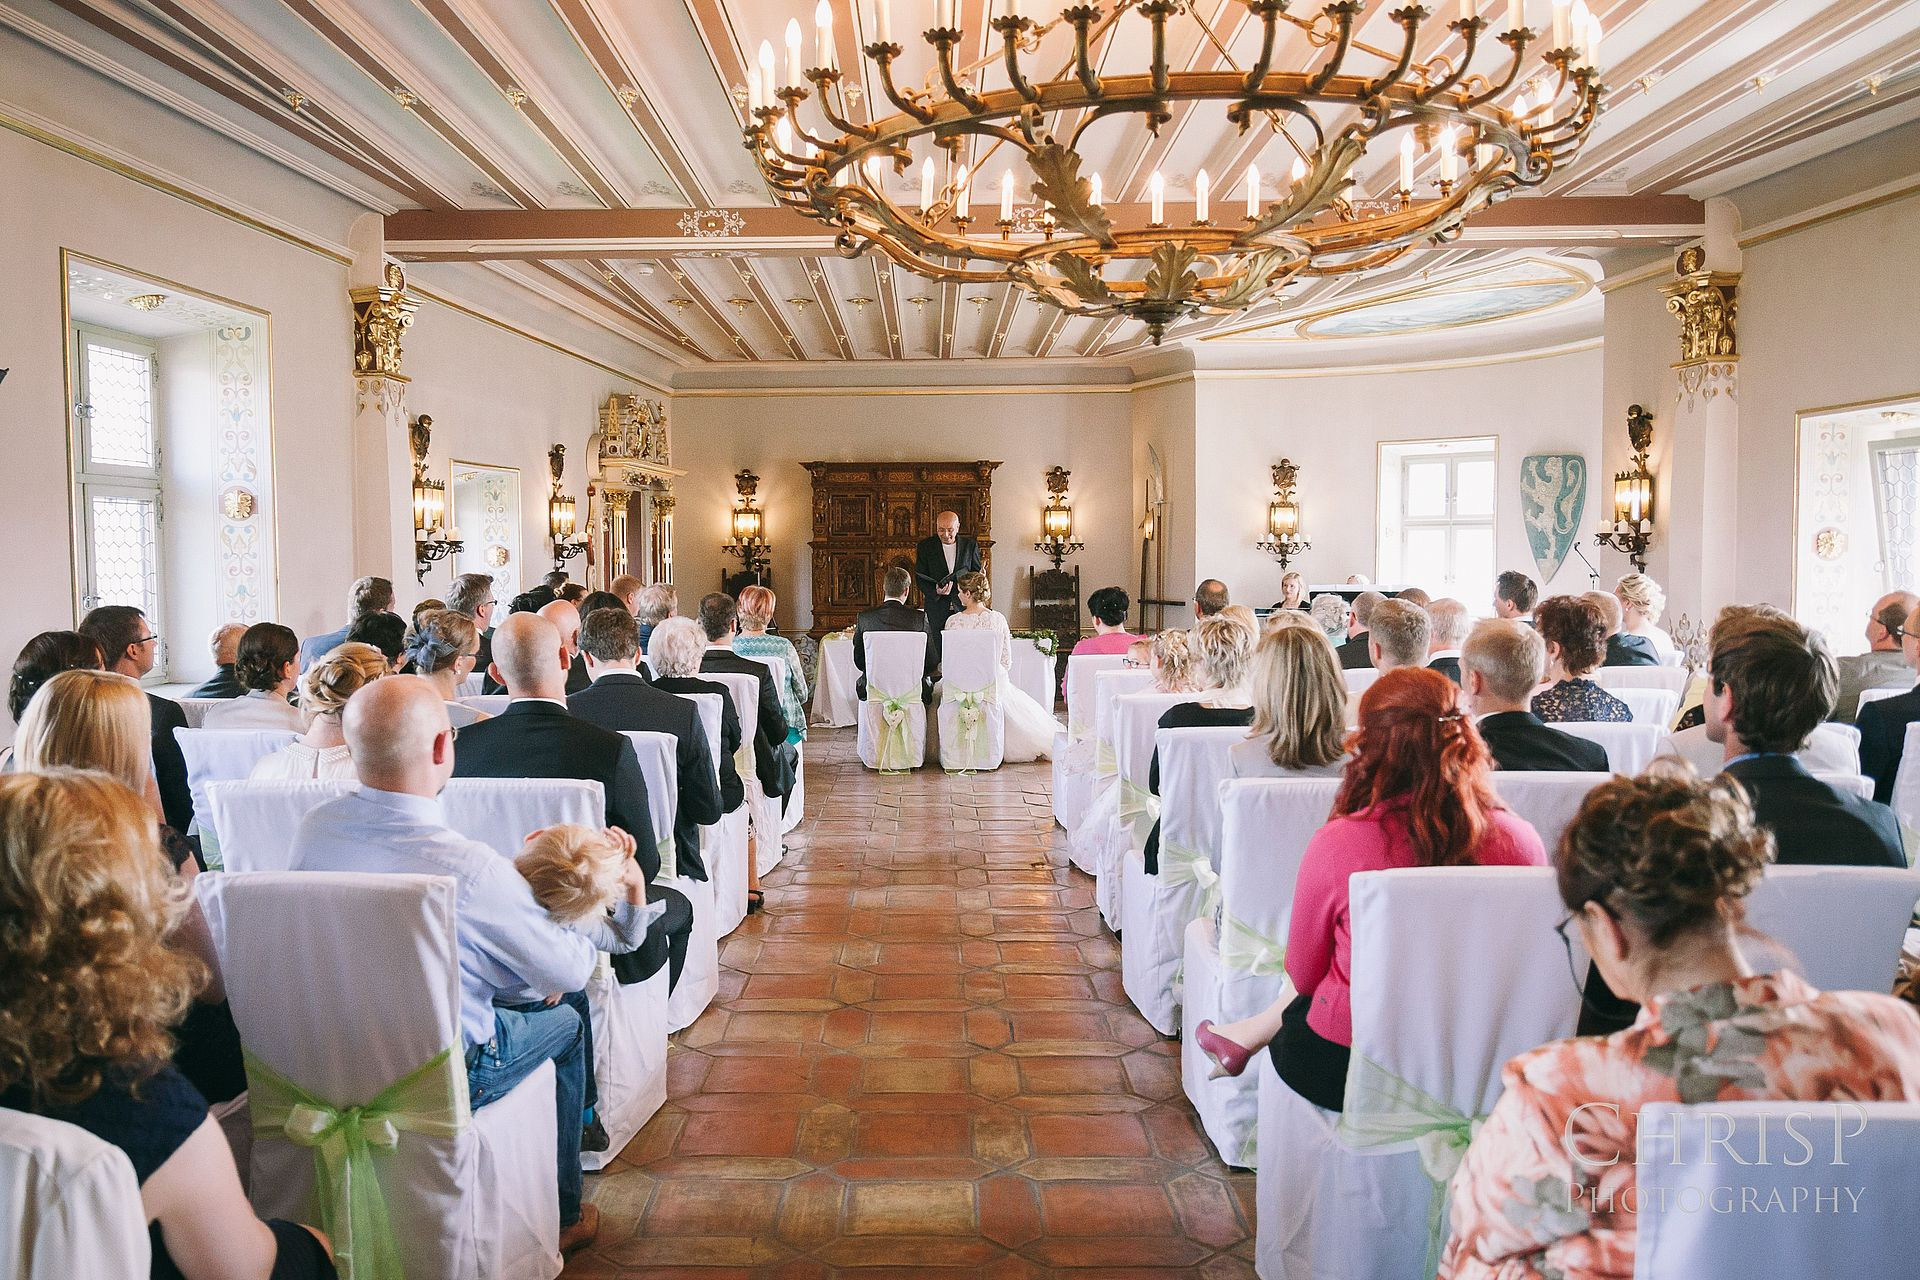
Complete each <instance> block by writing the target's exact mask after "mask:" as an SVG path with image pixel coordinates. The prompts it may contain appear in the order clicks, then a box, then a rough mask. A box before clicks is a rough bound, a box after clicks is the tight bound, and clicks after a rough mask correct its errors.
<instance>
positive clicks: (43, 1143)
mask: <svg viewBox="0 0 1920 1280" xmlns="http://www.w3.org/2000/svg"><path fill="white" fill-rule="evenodd" d="M0 1188H5V1191H4V1193H3V1194H0V1241H4V1242H5V1245H4V1249H0V1256H4V1257H5V1258H6V1262H7V1265H6V1268H5V1273H6V1274H7V1275H8V1276H9V1277H11V1278H12V1280H78V1278H79V1277H95V1276H97V1277H100V1278H101V1280H139V1278H140V1277H143V1276H145V1275H146V1274H147V1273H148V1270H149V1269H150V1268H151V1267H152V1265H153V1258H152V1251H151V1249H150V1247H149V1245H148V1242H147V1211H146V1209H145V1208H144V1207H143V1206H142V1205H141V1203H140V1183H139V1180H138V1179H136V1178H135V1177H134V1175H133V1164H132V1162H131V1161H129V1160H128V1159H127V1157H126V1153H125V1152H123V1151H121V1150H120V1148H118V1147H116V1146H114V1145H112V1144H111V1143H109V1142H105V1141H103V1140H102V1139H100V1138H96V1137H94V1136H93V1135H92V1134H91V1133H88V1132H87V1131H86V1130H85V1129H82V1128H81V1127H80V1126H79V1125H74V1124H68V1123H67V1122H66V1121H64V1120H49V1119H47V1118H46V1117H45V1116H35V1115H28V1114H26V1113H25V1112H22V1111H0Z"/></svg>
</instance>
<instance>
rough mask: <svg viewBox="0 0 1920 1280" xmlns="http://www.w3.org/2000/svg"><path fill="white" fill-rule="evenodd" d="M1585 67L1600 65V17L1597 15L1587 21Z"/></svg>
mask: <svg viewBox="0 0 1920 1280" xmlns="http://www.w3.org/2000/svg"><path fill="white" fill-rule="evenodd" d="M1587 65H1588V66H1590V67H1598V66H1599V65H1600V15H1599V14H1597V13H1596V14H1593V15H1591V16H1590V17H1588V19H1587Z"/></svg>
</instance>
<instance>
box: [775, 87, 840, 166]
mask: <svg viewBox="0 0 1920 1280" xmlns="http://www.w3.org/2000/svg"><path fill="white" fill-rule="evenodd" d="M812 96H813V95H812V94H810V93H808V92H807V91H806V90H805V89H800V88H793V89H782V90H781V91H780V97H781V99H782V100H783V101H785V102H786V104H787V127H788V128H789V129H791V130H793V136H794V137H795V138H796V139H797V140H799V141H801V142H804V143H806V144H807V145H808V146H810V147H812V148H813V149H814V150H815V151H818V152H820V153H821V154H823V155H835V154H839V153H843V152H844V151H845V150H846V147H845V145H844V144H842V143H839V142H831V141H829V140H827V139H826V138H816V137H814V136H813V135H812V134H811V133H808V132H807V127H806V126H805V125H803V124H801V123H800V104H801V103H802V102H805V101H806V100H807V99H808V98H810V97H812ZM783 150H784V148H783ZM794 158H795V159H796V160H797V161H798V162H799V163H800V164H801V165H802V166H806V165H810V164H812V163H813V161H812V160H811V159H810V158H808V157H807V156H804V155H801V156H796V157H794Z"/></svg>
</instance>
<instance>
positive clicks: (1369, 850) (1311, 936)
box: [1194, 667, 1547, 1111]
mask: <svg viewBox="0 0 1920 1280" xmlns="http://www.w3.org/2000/svg"><path fill="white" fill-rule="evenodd" d="M1347 750H1348V751H1349V752H1350V753H1351V755H1352V758H1351V759H1350V760H1349V761H1348V763H1347V768H1346V773H1345V775H1344V776H1343V780H1342V781H1341V784H1340V791H1339V793H1338V794H1337V795H1336V796H1335V797H1334V801H1333V815H1332V817H1330V818H1329V819H1328V820H1327V824H1326V825H1325V826H1324V827H1321V828H1320V830H1319V831H1317V832H1315V833H1314V836H1313V839H1312V840H1310V841H1308V843H1307V850H1306V853H1305V855H1304V856H1303V857H1302V858H1301V861H1300V874H1299V878H1298V879H1297V880H1296V881H1295V883H1294V891H1293V918H1292V922H1291V924H1290V926H1289V928H1288V931H1287V977H1289V978H1290V979H1292V981H1293V988H1294V990H1295V991H1297V992H1299V995H1298V997H1297V998H1295V999H1293V1000H1292V1001H1276V1002H1275V1003H1274V1004H1273V1005H1272V1006H1270V1007H1269V1008H1267V1009H1266V1010H1265V1011H1263V1012H1261V1013H1257V1014H1255V1015H1254V1016H1253V1017H1251V1018H1243V1019H1241V1020H1240V1021H1239V1022H1231V1023H1228V1024H1226V1025H1224V1026H1220V1027H1215V1026H1214V1025H1213V1024H1212V1023H1210V1022H1205V1021H1203V1022H1201V1023H1200V1024H1199V1026H1198V1027H1196V1028H1195V1029H1194V1035H1195V1038H1196V1039H1197V1041H1198V1042H1199V1045H1200V1047H1201V1048H1202V1049H1203V1050H1205V1051H1206V1054H1207V1056H1208V1057H1210V1058H1212V1059H1213V1060H1214V1064H1215V1074H1216V1075H1230V1076H1237V1075H1239V1074H1240V1073H1241V1071H1243V1070H1245V1068H1246V1065H1247V1060H1248V1059H1249V1058H1250V1057H1251V1056H1252V1055H1253V1053H1254V1051H1255V1050H1257V1049H1259V1048H1261V1047H1262V1046H1265V1047H1266V1049H1267V1053H1268V1056H1269V1057H1270V1058H1271V1059H1272V1060H1273V1066H1274V1070H1275V1071H1277V1072H1279V1074H1280V1078H1281V1079H1282V1080H1283V1081H1285V1082H1286V1084H1287V1086H1288V1087H1289V1088H1291V1089H1292V1090H1293V1091H1294V1092H1295V1093H1297V1094H1299V1095H1300V1096H1301V1097H1303V1098H1305V1099H1306V1100H1307V1101H1308V1102H1311V1103H1313V1105H1315V1106H1316V1107H1322V1108H1324V1109H1326V1110H1328V1111H1339V1110H1340V1109H1341V1107H1342V1106H1343V1104H1344V1103H1345V1099H1346V1087H1347V1059H1348V1056H1349V1051H1350V1049H1351V1047H1352V1045H1353V1017H1352V1014H1351V1011H1350V1009H1349V1006H1348V1001H1349V998H1350V995H1351V982H1350V979H1349V977H1348V975H1349V974H1350V973H1351V972H1352V958H1353V932H1352V922H1351V920H1350V918H1349V915H1348V906H1347V879H1348V877H1349V876H1352V875H1353V874H1354V873H1355V872H1359V871H1391V870H1394V869H1396V868H1401V867H1464V866H1522V867H1528V866H1531V867H1537V866H1544V865H1545V864H1546V861H1547V854H1546V850H1545V849H1544V848H1543V847H1542V846H1541V844H1540V837H1539V835H1537V834H1536V833H1535V832H1534V829H1533V828H1532V827H1531V826H1529V825H1528V824H1527V822H1526V821H1525V820H1524V819H1521V818H1517V817H1515V816H1514V815H1513V814H1511V813H1509V812H1507V810H1506V809H1504V808H1502V807H1501V805H1500V801H1499V799H1498V798H1497V797H1496V796H1495V795H1494V794H1493V783H1492V779H1491V777H1490V774H1491V771H1492V767H1493V766H1492V758H1491V757H1490V756H1489V755H1488V754H1487V745H1486V743H1485V742H1483V741H1481V739H1480V734H1479V731H1478V730H1476V729H1475V728H1474V727H1473V721H1471V720H1469V719H1468V718H1467V714H1466V711H1465V709H1464V708H1463V707H1462V706H1461V703H1460V689H1459V686H1458V685H1456V684H1454V683H1453V681H1451V680H1449V679H1447V678H1446V677H1445V676H1443V675H1441V674H1440V673H1439V672H1438V671H1431V670H1428V669H1427V668H1425V667H1397V668H1395V669H1394V670H1392V671H1389V672H1387V673H1386V674H1384V675H1382V676H1381V677H1380V678H1379V679H1378V680H1376V681H1374V682H1373V684H1372V685H1371V686H1369V687H1368V689H1367V691H1366V692H1365V693H1364V694H1362V695H1361V697H1360V725H1359V728H1357V729H1355V730H1354V732H1353V734H1352V736H1351V737H1349V738H1348V740H1347Z"/></svg>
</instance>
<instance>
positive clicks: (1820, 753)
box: [1559, 720, 1860, 778]
mask: <svg viewBox="0 0 1920 1280" xmlns="http://www.w3.org/2000/svg"><path fill="white" fill-rule="evenodd" d="M1559 727H1560V728H1562V729H1565V728H1568V726H1567V725H1560V726H1559ZM1660 754H1661V755H1663V756H1679V757H1680V758H1681V759H1683V760H1685V761H1686V762H1687V763H1688V764H1691V765H1692V766H1693V769H1694V772H1695V773H1698V774H1699V775H1700V776H1701V777H1703V778H1711V777H1712V776H1713V775H1714V774H1716V773H1718V772H1720V766H1721V765H1723V764H1724V763H1726V758H1727V752H1726V748H1725V747H1723V746H1721V745H1720V744H1719V743H1717V742H1715V741H1713V739H1711V738H1709V737H1707V726H1705V725H1704V724H1697V725H1694V726H1693V727H1692V728H1691V729H1681V730H1680V731H1679V732H1677V733H1670V734H1668V735H1667V738H1666V741H1665V742H1663V743H1661V744H1660ZM1795 758H1796V759H1798V760H1799V761H1800V763H1801V764H1803V765H1805V766H1806V768H1807V771H1808V772H1809V773H1821V774H1826V773H1844V774H1853V773H1859V772H1860V730H1858V729H1856V728H1854V727H1853V726H1852V725H1850V724H1842V723H1840V722H1839V721H1837V720H1828V721H1825V722H1823V723H1821V724H1819V725H1817V726H1815V728H1814V730H1813V736H1812V737H1810V738H1808V739H1807V745H1806V746H1805V747H1803V748H1802V749H1801V750H1800V751H1798V752H1796V753H1795Z"/></svg>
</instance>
